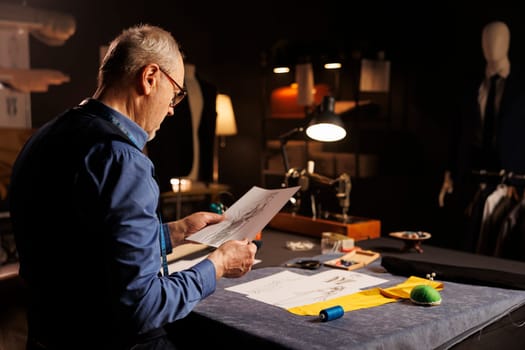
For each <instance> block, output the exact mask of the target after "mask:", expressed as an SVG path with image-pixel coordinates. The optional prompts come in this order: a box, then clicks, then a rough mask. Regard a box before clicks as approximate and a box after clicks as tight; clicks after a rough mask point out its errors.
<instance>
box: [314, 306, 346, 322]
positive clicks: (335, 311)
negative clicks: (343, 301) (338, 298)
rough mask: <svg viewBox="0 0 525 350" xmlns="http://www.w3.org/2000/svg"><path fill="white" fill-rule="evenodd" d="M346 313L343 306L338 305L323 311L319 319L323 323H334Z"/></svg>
mask: <svg viewBox="0 0 525 350" xmlns="http://www.w3.org/2000/svg"><path fill="white" fill-rule="evenodd" d="M344 313H345V310H344V309H343V308H342V307H341V306H339V305H336V306H332V307H329V308H328V309H323V310H321V311H320V312H319V319H320V320H321V322H327V321H332V320H335V319H337V318H339V317H343V315H344Z"/></svg>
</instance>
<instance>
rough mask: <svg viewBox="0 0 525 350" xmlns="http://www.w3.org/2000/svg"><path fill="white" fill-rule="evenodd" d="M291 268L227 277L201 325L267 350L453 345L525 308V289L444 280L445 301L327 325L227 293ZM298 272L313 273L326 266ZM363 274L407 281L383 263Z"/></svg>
mask: <svg viewBox="0 0 525 350" xmlns="http://www.w3.org/2000/svg"><path fill="white" fill-rule="evenodd" d="M284 269H285V268H283V267H266V268H260V269H255V270H253V271H251V272H250V273H249V274H248V275H246V276H244V277H243V278H241V279H222V280H220V281H219V285H218V288H217V291H216V292H215V293H214V294H213V295H211V296H210V297H208V298H207V299H206V300H204V301H203V302H201V303H200V304H199V305H198V306H197V307H196V308H195V310H194V312H193V314H194V316H197V317H198V319H199V320H200V321H199V322H200V323H199V327H203V328H207V326H205V325H204V323H202V322H204V320H208V321H211V322H212V323H213V324H214V325H221V326H222V328H223V329H230V330H233V331H234V332H235V334H238V335H239V336H240V337H239V339H240V338H244V339H249V338H250V337H252V338H253V340H254V341H253V343H252V344H264V346H261V347H260V348H268V346H271V347H272V348H289V349H301V350H303V349H331V350H335V349H414V350H421V349H440V348H443V349H446V348H449V347H451V346H452V345H454V344H456V343H457V342H459V341H461V340H463V339H465V338H466V337H468V336H469V335H471V334H473V333H475V332H477V331H479V330H480V329H481V328H483V327H484V326H486V325H487V324H490V323H492V322H494V321H496V320H498V319H500V318H502V317H505V315H507V314H508V313H509V312H510V311H512V310H515V309H517V308H520V307H522V306H524V305H525V291H520V290H512V289H501V288H494V287H486V286H476V285H468V284H460V283H454V282H444V285H445V287H444V289H443V290H442V291H441V295H442V299H443V301H442V304H441V305H439V306H433V307H425V306H416V305H414V304H412V303H411V302H410V301H401V302H396V303H391V304H386V305H382V306H378V307H373V308H368V309H361V310H356V311H351V312H346V313H345V314H344V316H343V317H342V318H339V319H336V320H333V321H329V322H320V321H319V320H318V318H317V317H313V316H297V315H294V314H292V313H290V312H288V311H286V310H284V309H281V308H279V307H275V306H272V305H269V304H265V303H261V302H258V301H254V300H252V299H249V298H247V297H246V296H244V295H242V294H239V293H235V292H231V291H226V290H225V288H227V287H230V286H233V285H236V284H239V283H244V282H247V281H251V280H254V279H257V278H261V277H265V276H268V275H270V274H273V273H277V272H280V271H282V270H284ZM322 269H325V268H324V267H323V268H322ZM294 271H295V272H300V273H305V274H309V273H317V272H320V271H322V270H316V271H306V270H298V269H297V270H294ZM358 271H359V272H363V273H367V274H370V275H373V276H376V277H381V278H384V279H388V280H389V282H388V283H385V284H382V285H381V287H388V286H391V285H396V284H398V283H400V282H403V281H404V280H406V277H402V276H394V275H392V274H390V273H388V272H386V271H385V270H384V269H383V268H382V267H381V266H380V263H379V262H376V263H374V264H372V265H369V266H367V267H365V268H363V269H360V270H358ZM429 272H431V271H429ZM221 334H222V335H224V336H225V337H228V336H227V335H226V334H227V332H219V333H217V332H216V333H214V334H213V337H215V340H212V339H211V338H210V339H207V340H208V341H210V344H213V343H214V342H215V343H220V342H221V340H220V339H219V337H220V336H221ZM210 337H212V336H211V335H210ZM200 340H201V341H206V339H200ZM223 340H224V339H223ZM236 341H237V340H236V337H231V336H230V337H229V338H228V339H226V341H225V342H223V343H222V344H231V345H232V346H234V347H235V344H236ZM246 344H250V342H249V341H248V342H247V343H246ZM252 348H259V347H257V346H255V345H254V347H252Z"/></svg>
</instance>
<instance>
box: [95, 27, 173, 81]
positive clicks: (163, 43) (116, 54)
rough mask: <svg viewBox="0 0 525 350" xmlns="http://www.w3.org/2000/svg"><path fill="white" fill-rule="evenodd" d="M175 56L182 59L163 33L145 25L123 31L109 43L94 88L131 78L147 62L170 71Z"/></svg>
mask: <svg viewBox="0 0 525 350" xmlns="http://www.w3.org/2000/svg"><path fill="white" fill-rule="evenodd" d="M178 56H181V57H182V52H181V50H180V46H179V44H178V42H177V41H176V40H175V39H174V38H173V36H172V35H171V34H170V33H169V32H167V31H166V30H164V29H162V28H160V27H156V26H152V25H148V24H139V25H136V26H133V27H130V28H128V29H125V30H124V31H122V33H121V34H120V35H119V36H117V37H116V38H115V39H114V40H113V41H112V42H111V44H110V45H109V48H108V51H107V53H106V55H105V56H104V59H103V60H102V64H101V65H100V68H99V72H98V89H100V88H102V87H104V86H106V87H107V86H111V85H114V84H115V83H118V82H119V81H121V80H123V79H131V78H132V77H133V76H134V75H135V74H136V73H137V72H138V71H139V70H140V69H141V68H143V67H144V66H146V65H147V64H150V63H156V64H158V65H159V66H160V67H162V68H163V69H166V70H168V71H173V69H174V67H173V63H174V62H176V60H175V58H177V57H178Z"/></svg>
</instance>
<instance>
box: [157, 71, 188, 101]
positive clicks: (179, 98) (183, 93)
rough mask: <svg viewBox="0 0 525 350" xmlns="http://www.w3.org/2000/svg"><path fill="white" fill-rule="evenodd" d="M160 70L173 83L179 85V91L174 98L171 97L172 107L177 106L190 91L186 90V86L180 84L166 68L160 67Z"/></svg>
mask: <svg viewBox="0 0 525 350" xmlns="http://www.w3.org/2000/svg"><path fill="white" fill-rule="evenodd" d="M159 69H160V71H161V72H162V73H164V75H165V76H166V77H167V78H168V79H169V81H171V83H172V84H173V85H175V86H176V87H177V89H179V91H178V92H177V93H175V96H173V98H172V99H171V102H170V107H171V108H175V106H176V105H178V104H179V103H180V101H182V100H184V97H186V95H187V94H188V91H186V89H185V88H183V87H182V86H180V85H179V84H178V83H177V82H176V81H175V79H173V78H172V77H171V76H170V75H169V74H168V73H167V72H166V71H165V70H164V69H162V68H160V67H159Z"/></svg>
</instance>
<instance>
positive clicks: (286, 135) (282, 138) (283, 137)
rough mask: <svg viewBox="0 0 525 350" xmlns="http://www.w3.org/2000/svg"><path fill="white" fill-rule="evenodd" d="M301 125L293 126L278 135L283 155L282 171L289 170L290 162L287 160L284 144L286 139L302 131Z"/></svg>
mask: <svg viewBox="0 0 525 350" xmlns="http://www.w3.org/2000/svg"><path fill="white" fill-rule="evenodd" d="M303 131H304V128H303V127H297V128H293V129H292V130H290V131H287V132H285V133H284V134H281V135H279V141H280V142H281V155H282V157H283V165H284V171H285V172H288V170H290V163H289V161H288V153H287V152H286V144H287V143H288V140H289V139H290V138H291V137H292V136H293V135H295V134H297V133H300V132H303Z"/></svg>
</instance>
